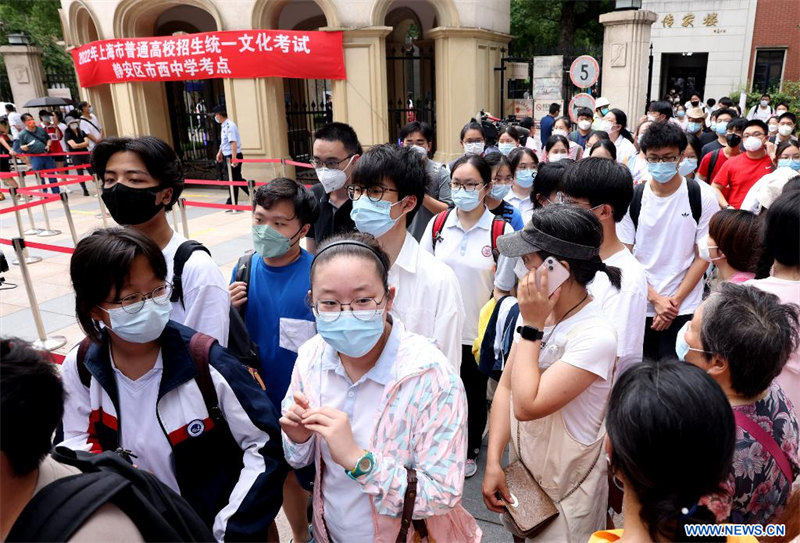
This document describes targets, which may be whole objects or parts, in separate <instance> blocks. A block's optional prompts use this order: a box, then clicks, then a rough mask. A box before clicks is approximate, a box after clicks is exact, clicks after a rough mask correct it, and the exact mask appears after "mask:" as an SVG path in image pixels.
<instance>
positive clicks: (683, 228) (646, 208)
mask: <svg viewBox="0 0 800 543" xmlns="http://www.w3.org/2000/svg"><path fill="white" fill-rule="evenodd" d="M699 185H700V202H701V205H702V213H701V215H700V223H699V224H696V223H695V222H694V218H693V217H692V208H691V206H690V205H689V189H688V188H687V185H686V181H685V180H684V182H682V183H681V186H680V187H678V190H676V191H675V192H673V193H672V194H670V195H669V196H667V197H664V198H662V197H660V196H656V195H655V193H653V191H652V190H651V189H650V183H647V184H646V185H645V186H644V194H642V207H641V209H640V211H639V227H638V228H636V229H634V227H633V221H632V220H631V216H630V210H628V212H627V213H626V214H625V217H624V218H623V219H622V221H621V222H619V223H617V236H619V239H620V241H622V243H625V244H628V245H631V244H632V245H633V256H635V257H636V260H638V261H639V262H641V263H642V265H643V266H644V268H645V271H646V273H647V282H648V283H649V284H650V285H651V286H652V287H653V288H654V289H655V290H656V292H658V293H659V294H661V295H662V296H673V295H674V294H675V293H676V292H677V290H678V287H679V286H680V284H681V282H682V281H683V279H684V277H686V272H687V271H688V270H689V267H690V266H691V265H692V262H693V261H694V258H695V245H696V244H697V242H698V241H699V240H700V239H702V238H704V237H705V236H707V235H708V223H709V221H710V220H711V217H712V216H713V215H714V213H716V212H717V211H719V204H718V203H717V199H716V197H715V196H714V191H713V189H711V188H710V187H709V186H708V185H706V184H705V183H699ZM703 186H705V187H706V188H707V189H708V190H704V189H703ZM702 297H703V281H702V279H701V280H700V281H698V282H697V285H695V287H694V289H692V291H691V292H690V293H689V295H688V296H687V297H686V299H685V300H684V301H683V303H682V304H681V307H680V308H679V310H678V314H679V315H691V314H692V313H694V310H695V309H697V306H698V305H700V302H701V301H702ZM654 315H655V310H654V309H653V304H651V303H649V302H648V303H647V316H648V317H652V316H654Z"/></svg>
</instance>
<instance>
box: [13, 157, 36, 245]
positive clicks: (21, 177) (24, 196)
mask: <svg viewBox="0 0 800 543" xmlns="http://www.w3.org/2000/svg"><path fill="white" fill-rule="evenodd" d="M17 173H19V187H20V188H21V189H24V188H26V186H25V173H24V172H20V171H19V170H17ZM22 199H23V200H25V203H26V204H27V203H30V201H31V197H30V196H28V195H27V194H26V193H24V192H23V193H22ZM28 222H29V223H30V225H31V227H30V228H28V229H27V230H25V235H26V236H35V235H37V234H39V232H41V231H42V229H41V228H36V223H35V222H34V220H33V210H32V209H31V208H28Z"/></svg>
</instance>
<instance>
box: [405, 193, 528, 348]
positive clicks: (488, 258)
mask: <svg viewBox="0 0 800 543" xmlns="http://www.w3.org/2000/svg"><path fill="white" fill-rule="evenodd" d="M493 219H494V214H492V212H491V211H489V210H488V209H484V212H483V215H481V218H480V219H479V220H478V222H477V223H475V224H474V225H473V226H472V228H470V229H469V230H468V231H466V232H465V231H464V228H463V227H462V226H461V221H460V220H459V219H458V213H457V211H456V210H453V211H452V212H451V213H450V215H449V216H448V217H447V221H445V223H444V226H443V227H442V231H441V239H440V240H439V241H438V242H437V243H436V252H434V251H433V242H432V231H433V223H434V221H435V220H436V218H435V217H434V218H433V219H431V220H430V222H429V223H428V226H427V227H426V228H425V233H424V234H423V235H422V243H421V246H422V248H423V249H425V250H426V251H428V252H429V253H433V254H434V256H436V258H438V259H439V260H442V261H443V262H444V263H445V264H447V265H448V266H450V269H452V270H453V272H455V274H456V277H457V278H458V283H459V286H460V287H461V298H462V300H463V301H464V327H463V329H462V332H461V344H462V345H472V343H473V342H474V341H475V338H477V337H478V317H479V315H480V312H481V308H482V307H483V306H484V304H485V303H486V302H488V301H489V298H491V296H492V290H493V282H494V258H493V257H492V245H491V244H492V237H491V235H492V233H491V229H492V220H493ZM513 231H514V229H513V228H512V227H511V225H510V224H509V223H506V224H505V230H504V231H503V233H504V234H510V233H511V232H513Z"/></svg>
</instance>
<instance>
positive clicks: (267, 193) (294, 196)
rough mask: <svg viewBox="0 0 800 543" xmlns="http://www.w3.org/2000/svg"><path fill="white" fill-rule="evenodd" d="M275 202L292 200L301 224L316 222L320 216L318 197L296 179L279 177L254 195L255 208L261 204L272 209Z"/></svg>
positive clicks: (260, 188) (261, 187) (259, 188)
mask: <svg viewBox="0 0 800 543" xmlns="http://www.w3.org/2000/svg"><path fill="white" fill-rule="evenodd" d="M275 202H291V203H292V206H293V207H294V214H295V217H297V218H298V219H299V220H300V226H305V225H307V224H314V223H315V222H317V218H318V217H319V206H318V205H317V199H316V198H315V197H314V195H313V194H312V193H311V191H310V190H308V189H306V188H305V187H304V186H303V185H301V184H300V183H298V182H297V181H295V180H294V179H288V178H286V177H277V178H275V179H273V180H272V181H270V182H269V183H268V184H266V185H262V186H260V187H258V190H256V192H255V194H254V195H253V209H255V208H256V206H261V207H263V208H264V209H270V208H271V207H272V206H273V205H274V204H275Z"/></svg>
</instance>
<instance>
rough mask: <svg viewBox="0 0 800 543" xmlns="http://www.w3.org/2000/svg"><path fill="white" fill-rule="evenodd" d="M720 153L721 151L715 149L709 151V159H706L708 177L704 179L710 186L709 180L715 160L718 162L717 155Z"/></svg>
mask: <svg viewBox="0 0 800 543" xmlns="http://www.w3.org/2000/svg"><path fill="white" fill-rule="evenodd" d="M721 152H722V149H715V150H713V151H711V158H709V159H708V176H707V177H706V182H707V183H708V184H709V185H710V184H711V178H712V177H713V174H714V167H715V166H716V165H717V160H719V154H720V153H721Z"/></svg>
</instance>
